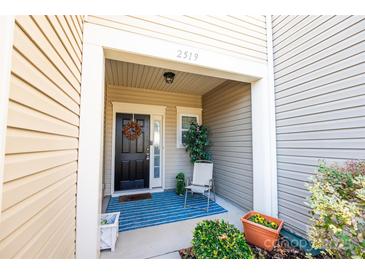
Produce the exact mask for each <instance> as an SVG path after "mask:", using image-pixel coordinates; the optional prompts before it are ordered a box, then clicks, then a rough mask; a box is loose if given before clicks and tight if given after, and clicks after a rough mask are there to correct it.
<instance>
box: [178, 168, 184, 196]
mask: <svg viewBox="0 0 365 274" xmlns="http://www.w3.org/2000/svg"><path fill="white" fill-rule="evenodd" d="M184 188H185V174H184V173H182V172H179V173H178V174H177V175H176V194H177V195H182V194H184Z"/></svg>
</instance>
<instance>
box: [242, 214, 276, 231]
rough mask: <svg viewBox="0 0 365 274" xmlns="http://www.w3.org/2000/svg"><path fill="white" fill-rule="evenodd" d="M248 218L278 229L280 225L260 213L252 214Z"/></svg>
mask: <svg viewBox="0 0 365 274" xmlns="http://www.w3.org/2000/svg"><path fill="white" fill-rule="evenodd" d="M248 220H250V221H251V222H254V223H257V224H260V225H263V226H266V227H268V228H271V229H278V227H279V226H278V224H277V223H275V222H269V221H268V220H266V219H265V217H264V216H262V215H260V214H255V215H252V216H251V217H250V218H248Z"/></svg>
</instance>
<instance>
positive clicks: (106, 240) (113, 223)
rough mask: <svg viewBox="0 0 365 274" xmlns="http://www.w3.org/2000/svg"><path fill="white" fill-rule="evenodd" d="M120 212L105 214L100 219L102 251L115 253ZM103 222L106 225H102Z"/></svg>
mask: <svg viewBox="0 0 365 274" xmlns="http://www.w3.org/2000/svg"><path fill="white" fill-rule="evenodd" d="M119 215H120V212H112V213H104V214H101V218H100V223H101V225H100V249H101V250H103V249H111V251H115V244H116V242H117V239H118V228H119ZM103 221H104V222H105V224H102V223H103Z"/></svg>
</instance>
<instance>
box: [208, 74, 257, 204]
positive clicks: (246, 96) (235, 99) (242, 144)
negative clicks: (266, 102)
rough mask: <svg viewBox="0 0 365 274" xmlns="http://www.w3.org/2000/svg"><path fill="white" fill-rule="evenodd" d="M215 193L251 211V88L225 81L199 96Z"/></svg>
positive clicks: (248, 85) (244, 84) (246, 85)
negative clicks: (201, 96) (206, 133)
mask: <svg viewBox="0 0 365 274" xmlns="http://www.w3.org/2000/svg"><path fill="white" fill-rule="evenodd" d="M203 123H204V124H205V125H206V126H207V127H208V130H209V139H210V142H211V146H210V149H209V150H210V152H211V154H212V159H213V161H214V179H215V186H216V191H217V194H220V195H221V196H223V197H224V198H227V199H229V200H231V201H233V202H235V203H237V204H238V205H240V206H241V207H243V208H245V209H247V210H251V209H252V208H253V180H252V176H253V171H252V125H251V86H250V84H246V83H237V82H231V81H227V82H225V83H224V84H222V85H221V86H219V87H217V88H215V89H213V90H212V91H210V92H209V93H207V94H205V95H204V96H203Z"/></svg>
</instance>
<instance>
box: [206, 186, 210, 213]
mask: <svg viewBox="0 0 365 274" xmlns="http://www.w3.org/2000/svg"><path fill="white" fill-rule="evenodd" d="M209 201H210V190H209V191H208V202H207V212H208V211H209Z"/></svg>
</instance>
